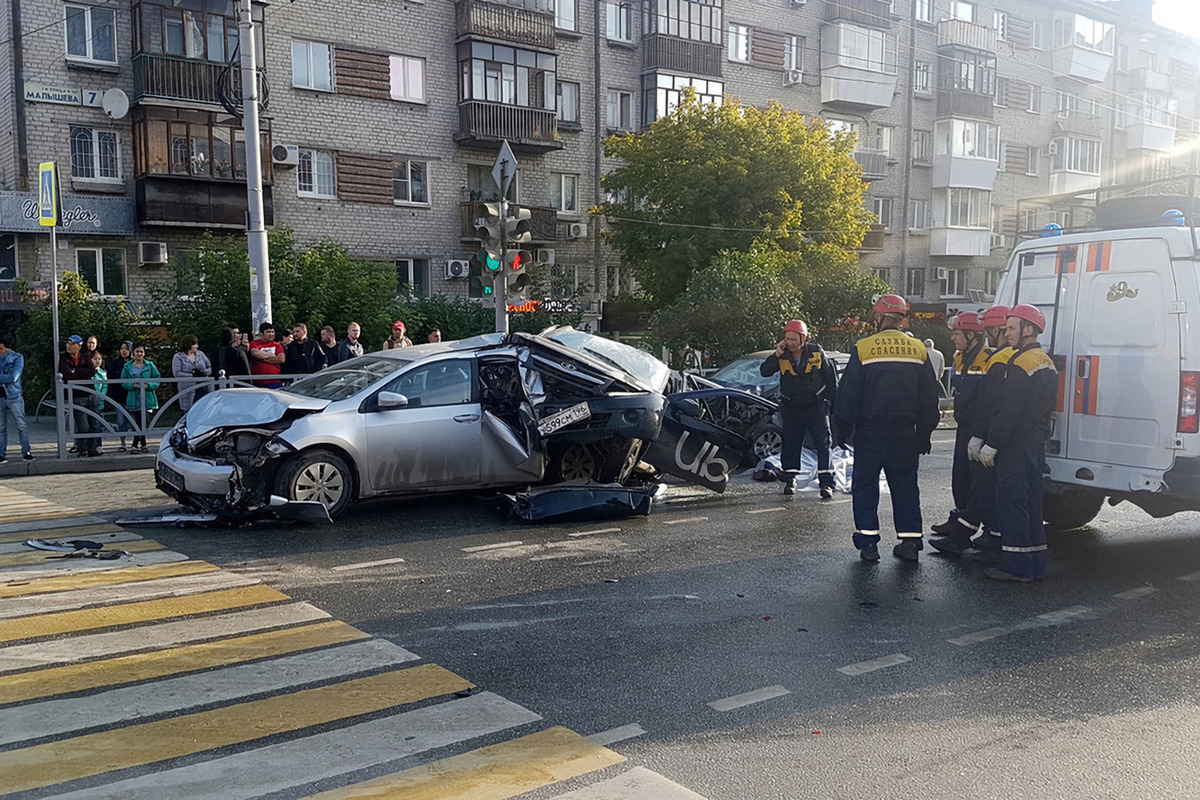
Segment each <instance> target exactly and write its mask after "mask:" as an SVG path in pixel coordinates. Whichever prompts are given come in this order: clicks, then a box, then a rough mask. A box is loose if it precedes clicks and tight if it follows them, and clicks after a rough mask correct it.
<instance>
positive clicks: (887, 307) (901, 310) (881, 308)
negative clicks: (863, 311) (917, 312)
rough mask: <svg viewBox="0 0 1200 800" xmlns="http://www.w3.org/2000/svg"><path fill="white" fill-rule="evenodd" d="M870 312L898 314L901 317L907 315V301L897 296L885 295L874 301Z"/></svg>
mask: <svg viewBox="0 0 1200 800" xmlns="http://www.w3.org/2000/svg"><path fill="white" fill-rule="evenodd" d="M872 311H874V312H875V313H876V314H898V315H900V316H902V317H903V316H906V315H907V314H908V301H907V300H905V299H904V298H903V297H901V296H900V295H898V294H885V295H883V296H882V297H880V298H879V299H878V300H876V301H875V307H874V308H873V309H872Z"/></svg>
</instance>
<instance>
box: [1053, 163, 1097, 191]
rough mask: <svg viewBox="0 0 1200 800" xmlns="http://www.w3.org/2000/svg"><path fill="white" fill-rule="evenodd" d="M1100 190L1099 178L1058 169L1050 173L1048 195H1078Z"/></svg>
mask: <svg viewBox="0 0 1200 800" xmlns="http://www.w3.org/2000/svg"><path fill="white" fill-rule="evenodd" d="M1099 188H1100V176H1099V175H1093V174H1091V173H1089V172H1072V171H1070V170H1065V169H1060V170H1051V172H1050V194H1079V193H1082V192H1091V191H1094V190H1096V189H1099Z"/></svg>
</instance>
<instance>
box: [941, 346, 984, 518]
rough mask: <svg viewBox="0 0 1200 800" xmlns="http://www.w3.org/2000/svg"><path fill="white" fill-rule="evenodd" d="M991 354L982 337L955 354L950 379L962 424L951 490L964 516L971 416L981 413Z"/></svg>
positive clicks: (957, 419)
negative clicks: (952, 372) (968, 347)
mask: <svg viewBox="0 0 1200 800" xmlns="http://www.w3.org/2000/svg"><path fill="white" fill-rule="evenodd" d="M990 355H991V351H989V350H988V349H987V348H986V347H984V343H983V342H982V341H981V342H979V343H978V344H976V345H975V346H974V347H972V348H971V349H970V350H968V351H967V352H965V353H955V354H954V375H953V376H952V377H951V379H950V382H951V383H952V384H953V386H954V421H955V422H956V423H958V427H957V429H956V430H955V432H954V464H953V466H952V467H951V472H950V491H951V494H953V496H954V508H955V509H956V510H957V511H958V513H959V516H960V517H961V515H962V512H963V511H964V510H965V509H966V508H967V507H968V506H969V505H970V504H971V460H970V458H968V456H967V445H968V444H969V443H970V441H971V436H972V434H971V419H972V417H973V416H974V415H975V414H976V413H978V412H977V410H976V409H977V405H978V402H979V389H980V386H982V384H983V379H984V374H985V368H986V366H987V360H988V356H990Z"/></svg>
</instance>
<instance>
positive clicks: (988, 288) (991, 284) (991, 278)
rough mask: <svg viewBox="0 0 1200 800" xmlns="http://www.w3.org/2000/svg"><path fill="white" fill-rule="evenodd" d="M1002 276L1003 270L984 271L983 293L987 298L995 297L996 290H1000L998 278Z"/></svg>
mask: <svg viewBox="0 0 1200 800" xmlns="http://www.w3.org/2000/svg"><path fill="white" fill-rule="evenodd" d="M1003 274H1004V270H1000V269H985V270H984V271H983V293H984V294H985V295H987V296H988V297H989V298H994V297H995V296H996V290H997V289H999V288H1000V276H1001V275H1003Z"/></svg>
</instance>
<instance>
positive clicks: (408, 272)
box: [394, 256, 433, 297]
mask: <svg viewBox="0 0 1200 800" xmlns="http://www.w3.org/2000/svg"><path fill="white" fill-rule="evenodd" d="M394 261H395V265H396V294H397V295H400V294H404V293H405V290H404V287H405V286H410V287H413V289H415V290H416V291H415V292H411V293H410V294H411V296H413V297H432V296H433V259H431V258H425V257H421V256H401V257H399V258H397V259H395V260H394ZM401 264H403V265H405V266H404V274H405V278H406V279H405V280H402V279H401V277H400V269H401V266H400V265H401ZM421 269H424V271H425V286H424V294H422V293H421V291H422V289H421V282H420V281H419V280H418V276H419V271H420V270H421Z"/></svg>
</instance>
